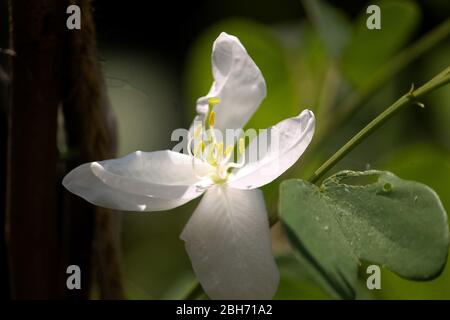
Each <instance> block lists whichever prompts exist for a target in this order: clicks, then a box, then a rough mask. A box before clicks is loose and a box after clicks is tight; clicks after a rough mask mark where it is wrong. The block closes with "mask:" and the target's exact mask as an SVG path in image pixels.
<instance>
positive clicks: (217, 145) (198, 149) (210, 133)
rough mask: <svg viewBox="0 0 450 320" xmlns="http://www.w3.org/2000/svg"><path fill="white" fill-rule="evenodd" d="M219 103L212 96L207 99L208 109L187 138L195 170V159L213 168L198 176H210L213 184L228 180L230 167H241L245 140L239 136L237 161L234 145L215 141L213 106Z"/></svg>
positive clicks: (217, 99)
mask: <svg viewBox="0 0 450 320" xmlns="http://www.w3.org/2000/svg"><path fill="white" fill-rule="evenodd" d="M218 104H220V99H219V98H216V97H213V98H209V100H208V111H207V113H206V115H205V118H204V120H203V121H202V123H199V124H197V125H196V127H195V129H194V133H193V135H192V136H190V137H189V140H188V146H187V149H188V152H189V154H190V155H191V156H192V166H193V168H194V170H195V159H200V160H202V161H204V162H206V163H208V164H209V165H211V166H213V167H214V168H215V170H214V172H213V173H210V174H207V175H206V176H199V178H210V179H211V181H212V182H213V183H215V184H223V183H225V182H226V181H227V180H228V177H229V175H230V169H231V168H241V167H242V166H244V164H245V141H244V138H239V142H238V145H237V151H238V155H240V160H239V162H233V161H232V160H234V149H235V147H234V145H228V146H227V147H226V148H225V147H224V143H223V142H222V141H217V138H216V134H215V129H214V125H215V122H216V112H215V111H214V107H215V106H216V105H218Z"/></svg>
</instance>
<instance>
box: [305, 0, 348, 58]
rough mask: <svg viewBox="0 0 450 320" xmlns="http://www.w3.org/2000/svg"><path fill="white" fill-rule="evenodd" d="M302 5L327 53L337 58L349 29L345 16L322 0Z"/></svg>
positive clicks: (309, 1)
mask: <svg viewBox="0 0 450 320" xmlns="http://www.w3.org/2000/svg"><path fill="white" fill-rule="evenodd" d="M303 5H304V7H305V9H306V11H307V13H308V15H309V16H310V18H311V19H312V20H313V24H314V25H315V26H316V28H317V30H318V32H319V34H320V36H321V38H322V40H323V42H324V45H325V47H326V48H327V51H328V53H329V54H330V55H331V56H333V57H337V56H339V55H340V53H341V51H342V49H343V48H344V47H345V45H346V44H347V41H348V38H349V34H350V29H351V27H350V23H349V22H348V20H347V17H346V16H345V14H344V13H343V12H342V11H341V10H339V9H337V8H335V7H333V6H331V5H330V4H328V3H327V2H326V1H322V0H320V1H319V0H303Z"/></svg>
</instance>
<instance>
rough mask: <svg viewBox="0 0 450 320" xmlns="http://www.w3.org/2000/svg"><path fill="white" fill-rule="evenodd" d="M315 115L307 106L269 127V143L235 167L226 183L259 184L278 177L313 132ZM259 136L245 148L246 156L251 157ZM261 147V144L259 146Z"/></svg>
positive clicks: (245, 186)
mask: <svg viewBox="0 0 450 320" xmlns="http://www.w3.org/2000/svg"><path fill="white" fill-rule="evenodd" d="M314 128H315V118H314V114H313V113H312V111H310V110H303V112H302V113H301V114H300V115H298V116H297V117H293V118H289V119H285V120H283V121H281V122H279V123H278V124H277V125H275V126H273V127H272V128H270V132H269V135H270V136H271V137H272V138H273V139H271V140H269V146H268V147H267V148H263V149H262V151H264V152H263V154H260V155H259V157H255V158H256V159H255V161H253V162H249V163H247V164H246V165H245V166H244V167H243V168H241V169H238V170H236V171H235V172H234V173H233V175H232V176H231V177H230V182H229V185H230V186H231V187H233V188H238V189H254V188H259V187H261V186H263V185H265V184H268V183H269V182H272V181H273V180H275V179H276V178H278V177H279V176H280V175H281V174H283V172H285V171H286V170H287V169H289V168H290V167H291V166H292V165H293V164H294V163H295V162H297V160H298V159H299V158H300V156H301V155H302V154H303V152H304V151H305V150H306V148H307V147H308V145H309V143H310V142H311V140H312V137H313V135H314ZM259 138H260V137H258V139H254V140H253V141H252V142H251V143H250V144H249V146H248V148H247V150H246V159H247V160H248V159H251V156H250V153H252V155H253V156H254V154H255V150H258V148H257V147H258V143H259V142H258V141H259V140H260V139H259ZM259 151H261V148H260V149H259Z"/></svg>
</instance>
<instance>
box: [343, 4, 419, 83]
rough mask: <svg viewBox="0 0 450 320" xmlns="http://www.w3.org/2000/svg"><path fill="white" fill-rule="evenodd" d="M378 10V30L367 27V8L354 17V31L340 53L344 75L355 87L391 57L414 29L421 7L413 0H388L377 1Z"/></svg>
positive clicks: (367, 78)
mask: <svg viewBox="0 0 450 320" xmlns="http://www.w3.org/2000/svg"><path fill="white" fill-rule="evenodd" d="M376 4H377V5H378V6H379V7H380V9H381V30H369V29H368V28H367V26H366V20H367V18H368V17H369V14H367V13H366V11H365V10H366V7H364V11H363V12H361V14H360V15H359V17H358V18H357V20H356V24H355V31H354V33H353V36H352V37H351V40H350V42H349V45H348V46H347V47H346V49H345V52H344V54H343V61H342V68H343V71H344V74H345V75H346V76H347V77H348V79H349V80H350V82H351V83H352V84H353V85H355V86H356V87H362V86H364V84H365V83H366V81H368V80H369V79H370V76H371V75H372V74H373V73H374V72H375V71H376V70H377V69H378V68H379V67H381V66H382V65H383V64H384V63H385V62H386V61H388V60H389V58H390V57H392V56H393V54H394V53H396V52H397V51H398V50H399V49H400V48H401V47H402V46H403V45H404V44H405V43H406V42H407V40H408V39H409V38H410V36H411V35H412V32H413V31H414V29H415V28H416V26H417V24H418V22H419V18H420V10H419V9H418V7H417V5H415V4H414V2H411V1H407V0H401V1H400V0H395V1H393V0H389V1H387V0H386V1H380V2H378V3H376Z"/></svg>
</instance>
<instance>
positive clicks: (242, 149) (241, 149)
mask: <svg viewBox="0 0 450 320" xmlns="http://www.w3.org/2000/svg"><path fill="white" fill-rule="evenodd" d="M244 153H245V140H244V138H240V139H239V154H241V155H242V154H244Z"/></svg>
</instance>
